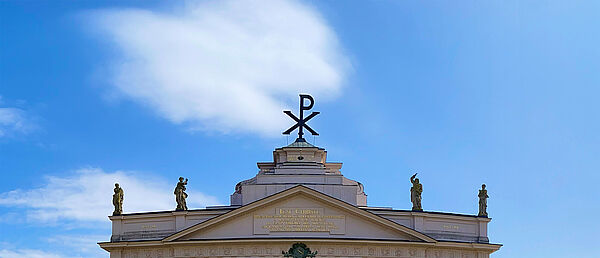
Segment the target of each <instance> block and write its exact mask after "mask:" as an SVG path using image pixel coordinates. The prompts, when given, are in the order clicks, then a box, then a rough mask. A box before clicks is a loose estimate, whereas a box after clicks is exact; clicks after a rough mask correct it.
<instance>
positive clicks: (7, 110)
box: [0, 107, 36, 137]
mask: <svg viewBox="0 0 600 258" xmlns="http://www.w3.org/2000/svg"><path fill="white" fill-rule="evenodd" d="M35 127H36V126H35V124H34V123H33V122H32V121H31V120H30V119H29V118H28V116H27V113H26V112H25V110H23V109H19V108H13V107H0V137H6V136H9V135H13V134H26V133H29V132H31V131H33V130H34V129H35Z"/></svg>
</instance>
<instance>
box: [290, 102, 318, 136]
mask: <svg viewBox="0 0 600 258" xmlns="http://www.w3.org/2000/svg"><path fill="white" fill-rule="evenodd" d="M304 99H308V100H309V101H310V104H309V105H308V106H304ZM314 104H315V99H313V97H312V96H311V95H307V94H300V118H298V117H296V116H295V115H294V114H292V111H289V110H285V111H283V113H285V114H286V115H288V116H290V117H291V118H292V119H294V121H296V124H295V125H293V126H292V127H290V129H287V130H286V131H285V132H283V134H290V133H291V132H292V131H294V130H295V129H296V128H298V139H296V141H306V140H304V137H302V135H304V132H302V129H303V128H306V130H308V131H309V132H310V133H311V134H312V135H319V134H318V133H317V132H315V130H313V129H312V128H310V126H308V125H307V124H306V122H308V120H310V119H311V118H313V117H315V116H316V115H318V114H319V113H320V112H312V113H311V114H310V115H309V116H307V117H306V118H304V110H310V109H311V108H312V107H313V105H314Z"/></svg>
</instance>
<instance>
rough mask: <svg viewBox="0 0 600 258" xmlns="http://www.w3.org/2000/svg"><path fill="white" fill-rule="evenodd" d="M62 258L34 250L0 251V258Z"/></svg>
mask: <svg viewBox="0 0 600 258" xmlns="http://www.w3.org/2000/svg"><path fill="white" fill-rule="evenodd" d="M23 257H27V258H63V257H66V256H62V255H59V254H55V253H49V252H45V251H41V250H34V249H13V250H11V249H0V258H23Z"/></svg>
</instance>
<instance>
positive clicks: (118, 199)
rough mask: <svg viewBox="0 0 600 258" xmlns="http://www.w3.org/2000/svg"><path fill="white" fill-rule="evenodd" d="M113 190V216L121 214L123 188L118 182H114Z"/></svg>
mask: <svg viewBox="0 0 600 258" xmlns="http://www.w3.org/2000/svg"><path fill="white" fill-rule="evenodd" d="M114 191H115V193H114V194H113V199H112V202H113V205H114V206H115V211H113V216H117V215H121V214H123V188H121V187H120V186H119V183H115V190H114Z"/></svg>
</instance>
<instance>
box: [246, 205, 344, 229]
mask: <svg viewBox="0 0 600 258" xmlns="http://www.w3.org/2000/svg"><path fill="white" fill-rule="evenodd" d="M254 220H255V221H257V220H261V221H263V222H262V223H261V225H260V227H261V228H262V229H264V230H267V231H269V232H330V231H332V230H339V229H340V228H339V223H336V221H340V220H342V221H343V220H345V216H344V215H324V214H322V209H304V208H278V209H277V211H276V214H275V215H254ZM342 223H343V222H342ZM342 225H343V224H342Z"/></svg>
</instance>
